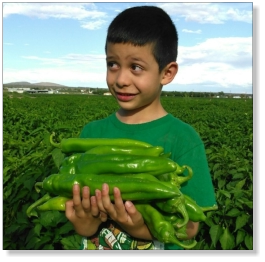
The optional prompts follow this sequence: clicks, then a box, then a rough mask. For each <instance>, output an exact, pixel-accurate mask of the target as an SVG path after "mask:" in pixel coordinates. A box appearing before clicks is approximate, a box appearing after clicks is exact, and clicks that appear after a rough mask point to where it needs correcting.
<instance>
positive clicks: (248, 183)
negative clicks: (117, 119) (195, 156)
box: [3, 93, 253, 250]
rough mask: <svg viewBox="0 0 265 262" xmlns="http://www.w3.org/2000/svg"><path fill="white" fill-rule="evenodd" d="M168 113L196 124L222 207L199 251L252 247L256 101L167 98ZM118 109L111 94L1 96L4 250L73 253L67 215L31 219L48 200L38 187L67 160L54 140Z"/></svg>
mask: <svg viewBox="0 0 265 262" xmlns="http://www.w3.org/2000/svg"><path fill="white" fill-rule="evenodd" d="M161 101H162V104H163V105H164V107H165V109H166V110H167V111H168V112H169V113H171V114H173V115H174V116H176V117H179V118H180V119H182V120H183V121H185V122H187V123H189V124H190V125H192V126H193V127H194V128H195V129H196V130H197V132H198V133H199V134H200V136H201V138H202V140H203V141H204V143H205V148H206V153H207V158H208V162H209V168H210V172H211V175H212V179H213V183H214V187H215V193H216V198H217V203H218V210H217V211H209V212H207V213H206V215H207V220H206V222H202V223H200V230H199V233H198V234H197V236H196V240H197V245H196V246H195V247H194V248H193V249H196V250H253V100H252V99H233V98H222V99H221V98H211V99H210V98H190V97H182V98H181V97H162V98H161ZM117 108H118V105H117V103H116V102H115V100H114V99H113V98H112V97H111V96H98V95H94V96H93V95H90V96H87V95H51V94H50V95H44V94H37V95H25V94H12V95H10V94H7V93H4V94H3V249H4V250H53V249H55V250H76V249H79V248H80V240H81V236H79V235H77V234H76V233H75V231H74V229H73V227H72V225H71V223H70V222H69V221H68V220H67V219H66V217H65V215H64V213H63V212H59V211H48V212H43V213H42V214H41V215H40V216H39V217H31V218H28V217H27V215H26V210H27V208H28V207H29V206H30V205H31V204H32V203H33V202H35V201H36V200H37V199H39V198H40V197H41V196H43V195H44V192H40V193H37V192H36V190H35V188H34V185H35V183H36V182H38V181H42V180H43V179H44V178H45V177H47V176H48V175H51V174H56V173H57V172H58V168H59V165H60V163H61V161H62V158H63V157H64V156H63V155H62V154H58V151H57V150H56V148H54V147H52V146H51V144H50V141H49V138H50V135H51V133H52V132H55V133H56V134H57V136H59V137H60V138H70V137H78V136H79V133H80V131H81V129H82V128H83V126H84V125H85V124H87V123H88V122H90V121H92V120H96V119H101V118H104V117H107V116H108V115H109V114H111V113H112V112H114V111H115V110H116V109H117Z"/></svg>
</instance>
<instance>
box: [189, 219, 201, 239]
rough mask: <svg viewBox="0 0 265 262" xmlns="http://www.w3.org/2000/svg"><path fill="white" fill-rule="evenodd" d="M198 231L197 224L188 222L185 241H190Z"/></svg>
mask: <svg viewBox="0 0 265 262" xmlns="http://www.w3.org/2000/svg"><path fill="white" fill-rule="evenodd" d="M198 230H199V222H192V221H189V222H188V224H187V229H186V232H187V235H188V236H187V239H192V238H193V237H195V236H196V235H197V233H198Z"/></svg>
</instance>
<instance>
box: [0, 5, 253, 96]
mask: <svg viewBox="0 0 265 262" xmlns="http://www.w3.org/2000/svg"><path fill="white" fill-rule="evenodd" d="M136 5H155V6H159V7H161V8H163V9H164V10H165V11H166V12H167V13H168V14H169V15H170V17H171V18H172V20H173V22H174V24H175V25H176V28H177V30H178V35H179V47H178V53H179V54H178V58H177V62H178V64H179V71H178V74H177V75H176V77H175V79H174V80H173V81H172V82H171V83H170V84H168V85H166V86H164V87H163V90H165V91H186V92H225V93H248V94H252V93H253V87H252V86H253V79H252V59H253V54H252V51H253V46H252V45H253V37H252V35H253V27H252V26H253V3H252V2H211V3H210V2H202V3H200V2H192V3H189V2H183V3H179V2H160V3H159V2H133V3H130V2H104V3H102V2H93V3H92V2H89V3H84V2H78V3H70V2H65V3H62V2H60V3H53V2H52V3H51V2H50V3H48V2H46V3H45V2H44V3H38V2H35V3H34V2H27V3H22V2H16V3H15V2H14V3H2V16H3V17H2V28H3V34H2V38H3V39H2V45H3V46H2V48H3V53H2V55H3V59H2V60H3V63H2V66H3V83H10V82H18V81H27V82H30V83H38V82H52V83H57V84H61V85H66V86H70V87H94V88H95V87H99V88H107V85H106V61H105V51H104V46H105V37H106V32H107V28H108V25H109V24H110V22H111V21H112V20H113V19H114V17H115V16H116V15H117V14H118V13H119V12H121V11H122V10H124V9H126V8H129V7H132V6H136Z"/></svg>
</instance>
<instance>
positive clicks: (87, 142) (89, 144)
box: [50, 133, 152, 153]
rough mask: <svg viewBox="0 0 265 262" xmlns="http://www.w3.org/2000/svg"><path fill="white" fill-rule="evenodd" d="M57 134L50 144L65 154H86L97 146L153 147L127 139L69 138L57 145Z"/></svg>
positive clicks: (52, 135) (53, 134)
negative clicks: (55, 140)
mask: <svg viewBox="0 0 265 262" xmlns="http://www.w3.org/2000/svg"><path fill="white" fill-rule="evenodd" d="M54 136H55V133H52V134H51V136H50V144H51V145H52V146H54V147H57V148H60V149H61V151H62V152H63V153H74V152H86V151H88V150H89V149H91V148H93V147H97V146H106V145H110V146H123V147H127V146H139V147H142V148H147V147H152V145H151V144H149V143H146V142H143V141H139V140H134V139H127V138H67V139H62V140H61V142H60V143H55V142H54V141H53V137H54Z"/></svg>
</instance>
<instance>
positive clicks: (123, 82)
mask: <svg viewBox="0 0 265 262" xmlns="http://www.w3.org/2000/svg"><path fill="white" fill-rule="evenodd" d="M129 81H130V78H129V76H128V73H127V72H126V71H125V70H120V71H119V73H118V75H117V78H116V85H117V87H119V88H122V87H124V86H128V85H129Z"/></svg>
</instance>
